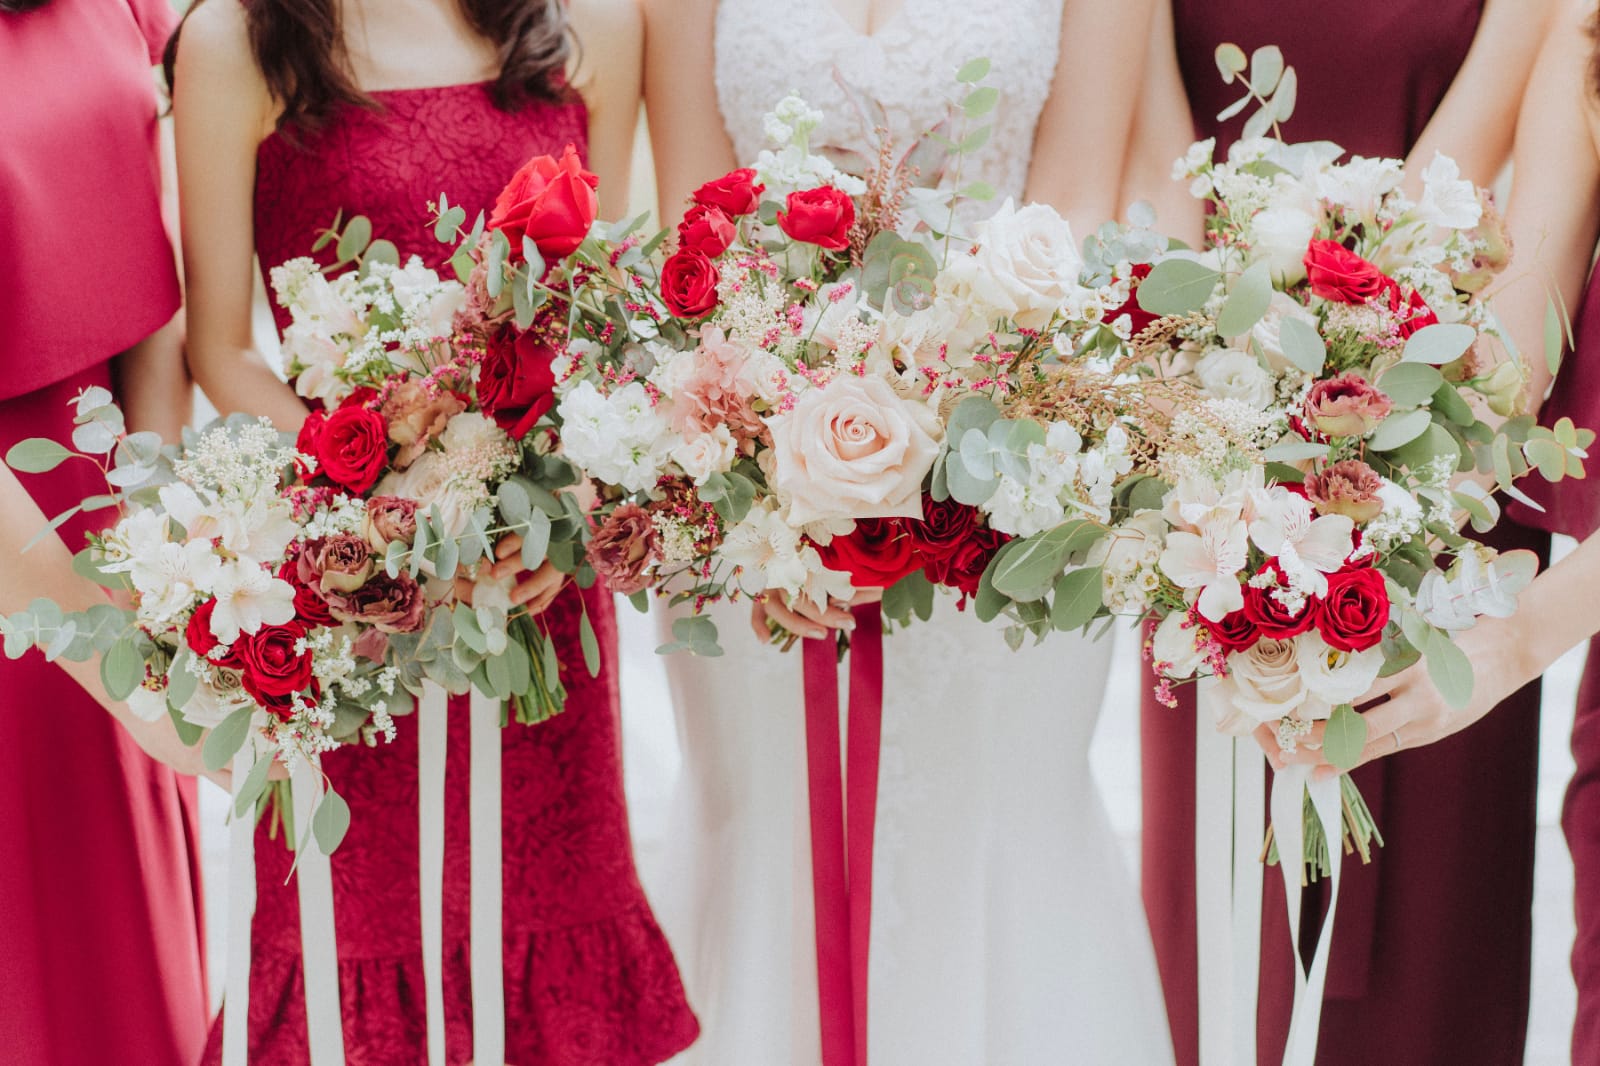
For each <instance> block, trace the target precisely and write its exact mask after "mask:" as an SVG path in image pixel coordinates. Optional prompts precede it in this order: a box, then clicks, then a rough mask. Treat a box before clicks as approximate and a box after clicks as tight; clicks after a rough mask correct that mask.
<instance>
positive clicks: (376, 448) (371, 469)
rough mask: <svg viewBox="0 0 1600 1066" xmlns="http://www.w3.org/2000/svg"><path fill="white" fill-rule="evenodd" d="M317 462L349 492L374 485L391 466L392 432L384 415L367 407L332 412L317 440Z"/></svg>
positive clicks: (361, 490)
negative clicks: (390, 434)
mask: <svg viewBox="0 0 1600 1066" xmlns="http://www.w3.org/2000/svg"><path fill="white" fill-rule="evenodd" d="M307 421H309V419H308V420H307ZM317 461H318V462H319V463H320V464H321V466H322V470H321V472H322V473H323V474H326V475H327V476H328V478H329V479H330V480H332V481H333V482H334V483H335V484H337V485H339V486H341V487H343V488H345V489H347V490H349V491H350V492H354V493H356V494H358V495H359V494H360V493H363V492H366V491H367V490H368V489H370V488H372V486H373V485H374V484H376V483H377V481H378V476H379V475H380V474H382V473H383V470H384V467H386V466H388V465H389V431H388V429H387V427H385V426H384V424H383V418H382V416H380V415H379V414H378V412H376V411H369V410H367V409H366V408H365V407H341V408H339V409H338V410H337V411H335V412H333V413H332V414H331V415H329V416H328V421H327V424H326V425H325V426H324V427H323V429H322V433H321V435H320V437H319V438H318V440H317Z"/></svg>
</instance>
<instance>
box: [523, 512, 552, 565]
mask: <svg viewBox="0 0 1600 1066" xmlns="http://www.w3.org/2000/svg"><path fill="white" fill-rule="evenodd" d="M549 554H550V516H549V515H547V514H545V513H544V512H543V511H534V512H532V513H531V514H529V515H528V528H527V529H525V530H523V532H522V568H523V569H524V570H537V569H539V567H540V566H542V565H544V561H545V558H546V557H547V556H549Z"/></svg>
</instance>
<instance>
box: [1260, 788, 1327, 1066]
mask: <svg viewBox="0 0 1600 1066" xmlns="http://www.w3.org/2000/svg"><path fill="white" fill-rule="evenodd" d="M1308 794H1309V795H1310V797H1311V806H1312V808H1313V809H1314V810H1315V811H1316V814H1317V821H1318V822H1320V823H1321V824H1322V834H1323V839H1324V840H1326V841H1327V842H1328V875H1329V881H1330V884H1329V897H1328V914H1327V916H1326V917H1325V918H1324V919H1323V920H1322V929H1321V930H1320V931H1319V933H1318V934H1317V947H1316V951H1315V952H1314V953H1313V954H1312V959H1311V969H1310V971H1309V972H1307V971H1306V970H1304V969H1302V964H1301V961H1300V879H1301V876H1302V870H1303V868H1304V863H1305V831H1304V824H1303V818H1304V809H1305V797H1306V795H1308ZM1342 804H1343V798H1342V796H1341V794H1340V788H1339V779H1338V778H1337V777H1335V778H1332V779H1330V780H1327V781H1314V780H1312V778H1311V767H1309V766H1289V767H1285V768H1284V769H1283V770H1281V771H1279V772H1278V773H1277V774H1276V775H1275V776H1274V778H1273V781H1272V825H1273V834H1274V837H1275V838H1276V840H1277V844H1278V866H1279V869H1280V870H1281V871H1282V873H1283V894H1284V899H1285V900H1286V902H1287V904H1288V910H1289V941H1290V943H1291V944H1293V945H1294V1013H1293V1014H1292V1015H1291V1017H1290V1022H1289V1039H1288V1042H1287V1043H1286V1045H1285V1047H1284V1052H1283V1066H1312V1064H1313V1063H1314V1062H1315V1061H1316V1057H1317V1030H1318V1029H1319V1028H1320V1027H1321V1025H1322V993H1323V990H1324V988H1325V987H1326V985H1327V981H1328V956H1329V953H1330V951H1331V950H1332V946H1333V919H1334V916H1335V915H1336V914H1337V913H1338V910H1339V867H1340V860H1341V858H1342V856H1343V854H1344V849H1343V848H1342V847H1340V841H1341V839H1342V838H1343V829H1344V827H1343V824H1342V823H1343V815H1342Z"/></svg>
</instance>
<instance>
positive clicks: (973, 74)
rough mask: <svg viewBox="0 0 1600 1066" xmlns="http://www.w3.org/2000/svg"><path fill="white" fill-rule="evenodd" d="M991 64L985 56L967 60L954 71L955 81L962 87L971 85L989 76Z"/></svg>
mask: <svg viewBox="0 0 1600 1066" xmlns="http://www.w3.org/2000/svg"><path fill="white" fill-rule="evenodd" d="M990 66H991V64H990V61H989V59H988V58H987V57H986V56H979V57H978V58H976V59H969V60H968V61H967V62H965V63H963V64H962V65H961V68H960V69H959V70H957V71H956V81H958V82H960V83H961V84H963V85H973V84H976V83H977V82H980V81H982V80H983V79H984V78H987V77H988V76H989V68H990Z"/></svg>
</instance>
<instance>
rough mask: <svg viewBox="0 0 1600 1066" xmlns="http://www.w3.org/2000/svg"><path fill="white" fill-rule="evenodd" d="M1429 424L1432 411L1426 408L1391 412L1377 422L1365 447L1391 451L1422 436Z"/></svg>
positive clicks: (1431, 421) (1431, 420) (1431, 419)
mask: <svg viewBox="0 0 1600 1066" xmlns="http://www.w3.org/2000/svg"><path fill="white" fill-rule="evenodd" d="M1431 425H1433V412H1431V411H1428V410H1426V409H1423V410H1416V411H1401V412H1399V413H1398V414H1392V415H1390V416H1389V417H1388V418H1385V419H1384V420H1383V421H1382V422H1380V423H1378V428H1377V429H1375V430H1373V431H1372V436H1371V437H1369V438H1368V440H1367V447H1369V448H1371V449H1373V450H1374V451H1380V452H1389V451H1393V450H1394V449H1396V448H1399V447H1402V446H1403V445H1406V444H1410V443H1411V442H1412V441H1414V440H1416V439H1417V438H1418V437H1420V436H1422V435H1423V434H1424V433H1426V432H1427V431H1428V427H1429V426H1431Z"/></svg>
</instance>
